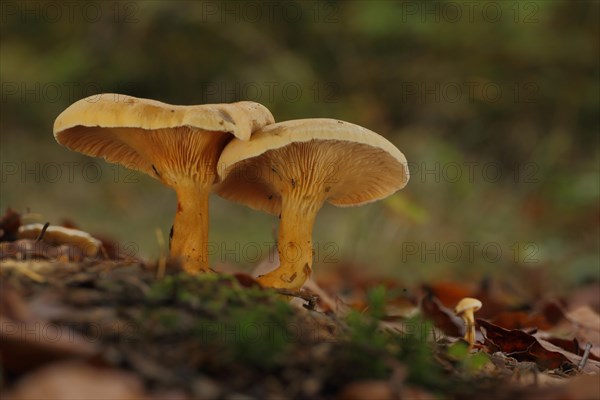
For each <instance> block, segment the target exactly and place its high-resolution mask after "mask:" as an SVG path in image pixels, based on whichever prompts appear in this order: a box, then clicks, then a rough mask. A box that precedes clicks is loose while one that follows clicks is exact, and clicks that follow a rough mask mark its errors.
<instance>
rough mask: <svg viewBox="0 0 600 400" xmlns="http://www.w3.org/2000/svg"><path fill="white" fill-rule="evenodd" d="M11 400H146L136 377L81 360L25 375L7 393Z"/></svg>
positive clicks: (55, 365) (52, 365)
mask: <svg viewBox="0 0 600 400" xmlns="http://www.w3.org/2000/svg"><path fill="white" fill-rule="evenodd" d="M8 397H9V398H10V399H12V400H25V399H45V400H51V399H61V400H70V399H73V400H98V399H113V400H131V399H140V400H142V399H147V396H146V394H145V392H144V388H143V384H142V381H141V380H140V378H138V377H137V376H136V375H134V374H132V373H130V372H125V371H120V370H116V369H108V368H98V367H94V366H91V365H89V364H86V363H84V362H80V361H68V362H61V363H54V364H51V365H49V366H46V367H43V368H41V369H39V370H37V371H35V372H32V373H30V374H27V375H25V376H24V377H23V378H22V379H21V380H20V381H19V382H17V384H16V385H15V387H14V388H13V390H12V391H11V392H10V393H9V394H8Z"/></svg>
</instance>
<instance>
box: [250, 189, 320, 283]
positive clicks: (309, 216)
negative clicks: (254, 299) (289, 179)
mask: <svg viewBox="0 0 600 400" xmlns="http://www.w3.org/2000/svg"><path fill="white" fill-rule="evenodd" d="M299 192H300V191H298V193H299ZM322 204H323V201H322V200H321V201H318V202H315V201H314V199H311V200H307V199H306V198H305V196H303V195H301V194H300V193H299V195H297V196H290V195H288V196H285V195H284V196H283V197H282V204H281V216H280V219H281V222H280V224H279V236H278V240H277V250H278V253H279V267H278V268H277V269H275V270H273V271H271V272H269V273H268V274H266V275H262V276H260V277H258V281H259V282H260V283H261V284H262V285H263V286H267V287H273V288H283V289H290V290H298V289H300V288H301V287H302V285H304V282H306V280H307V279H308V278H309V277H310V274H311V273H312V262H313V247H312V230H313V225H314V222H315V217H316V216H317V213H318V211H319V209H320V208H321V205H322Z"/></svg>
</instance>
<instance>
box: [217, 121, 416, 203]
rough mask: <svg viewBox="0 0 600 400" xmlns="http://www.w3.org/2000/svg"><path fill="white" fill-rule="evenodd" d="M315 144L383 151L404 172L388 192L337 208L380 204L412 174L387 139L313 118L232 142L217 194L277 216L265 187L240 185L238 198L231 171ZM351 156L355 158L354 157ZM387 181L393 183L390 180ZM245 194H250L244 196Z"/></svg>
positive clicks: (281, 124) (221, 166)
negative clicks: (291, 148)
mask: <svg viewBox="0 0 600 400" xmlns="http://www.w3.org/2000/svg"><path fill="white" fill-rule="evenodd" d="M313 140H314V141H335V142H338V143H349V144H355V145H356V144H359V145H364V147H365V148H371V149H378V150H381V154H382V155H384V154H385V155H386V157H387V158H388V159H389V160H390V162H393V164H394V167H395V168H397V170H400V171H401V173H400V174H398V176H396V177H394V179H393V184H389V185H387V187H385V188H384V190H381V191H379V192H378V193H374V194H373V195H372V196H369V197H368V198H363V199H360V201H336V199H331V198H330V199H328V201H329V202H330V203H331V204H333V205H335V206H338V207H347V206H358V205H362V204H367V203H370V202H373V201H377V200H380V199H382V198H385V197H387V196H389V195H390V194H392V193H394V192H396V191H397V190H400V189H402V188H403V187H404V186H406V184H407V183H408V180H409V170H408V165H407V161H406V158H405V156H404V154H402V152H401V151H400V150H399V149H398V148H397V147H396V146H394V145H393V144H392V143H391V142H389V141H388V140H387V139H385V138H384V137H383V136H381V135H379V134H377V133H375V132H373V131H371V130H369V129H366V128H364V127H361V126H359V125H355V124H352V123H349V122H345V121H340V120H336V119H328V118H313V119H299V120H291V121H284V122H279V123H275V124H271V125H267V126H265V127H264V128H262V129H260V130H258V131H256V132H254V133H253V135H252V138H251V139H250V140H249V141H246V142H243V141H240V140H236V139H234V140H232V141H231V142H230V143H229V144H228V145H227V146H226V147H225V149H224V150H223V153H222V154H221V158H220V159H219V166H218V172H219V176H220V178H221V183H220V184H218V185H217V186H216V188H215V192H216V193H217V194H218V195H220V196H222V197H224V198H227V199H230V200H232V201H237V202H240V203H243V204H246V205H247V206H249V207H251V208H255V209H259V210H262V211H266V212H269V213H271V214H277V213H278V211H279V205H278V204H269V203H268V202H266V201H265V199H263V198H262V197H265V196H263V195H264V191H265V188H264V187H260V185H258V186H255V187H250V186H249V185H248V186H246V187H241V186H240V185H236V186H238V187H239V190H240V193H239V194H234V191H235V190H236V188H235V187H233V184H229V187H226V185H228V182H227V180H226V178H227V176H228V174H229V172H230V171H231V170H232V168H231V167H235V165H236V164H237V163H239V162H241V161H244V160H249V159H252V158H254V157H258V156H260V155H262V154H263V153H266V152H268V151H271V150H276V149H278V148H281V147H284V146H286V145H289V144H292V143H304V142H310V141H313ZM348 156H349V157H352V155H348ZM386 172H388V171H381V174H382V176H384V175H383V174H385V173H386ZM387 179H388V180H389V179H390V177H389V176H388V177H387ZM244 191H245V192H246V193H243V192H244Z"/></svg>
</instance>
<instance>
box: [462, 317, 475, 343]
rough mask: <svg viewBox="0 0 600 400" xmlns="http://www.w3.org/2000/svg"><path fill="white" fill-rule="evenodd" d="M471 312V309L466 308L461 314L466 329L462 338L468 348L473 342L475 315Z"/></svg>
mask: <svg viewBox="0 0 600 400" xmlns="http://www.w3.org/2000/svg"><path fill="white" fill-rule="evenodd" d="M473 314H474V313H473V309H468V310H465V311H464V312H463V313H462V315H461V316H462V319H463V321H465V328H466V331H465V336H464V339H465V341H466V342H467V343H468V344H469V350H471V349H472V348H473V345H474V344H475V316H474V315H473Z"/></svg>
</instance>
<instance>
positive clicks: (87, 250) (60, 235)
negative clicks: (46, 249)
mask: <svg viewBox="0 0 600 400" xmlns="http://www.w3.org/2000/svg"><path fill="white" fill-rule="evenodd" d="M42 232H44V234H43V236H42V238H41V240H42V241H44V242H46V243H48V244H51V245H53V246H61V245H71V246H74V247H77V248H78V249H80V250H81V251H82V252H83V254H84V255H85V256H87V257H95V256H96V255H97V254H98V251H99V250H100V247H101V246H102V242H100V240H98V239H96V238H95V237H93V236H91V235H90V234H89V233H87V232H84V231H80V230H79V229H72V228H65V227H64V226H48V227H46V229H45V230H44V225H43V224H29V225H22V226H20V227H19V232H18V234H17V236H18V238H19V239H37V238H39V237H40V234H41V233H42Z"/></svg>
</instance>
